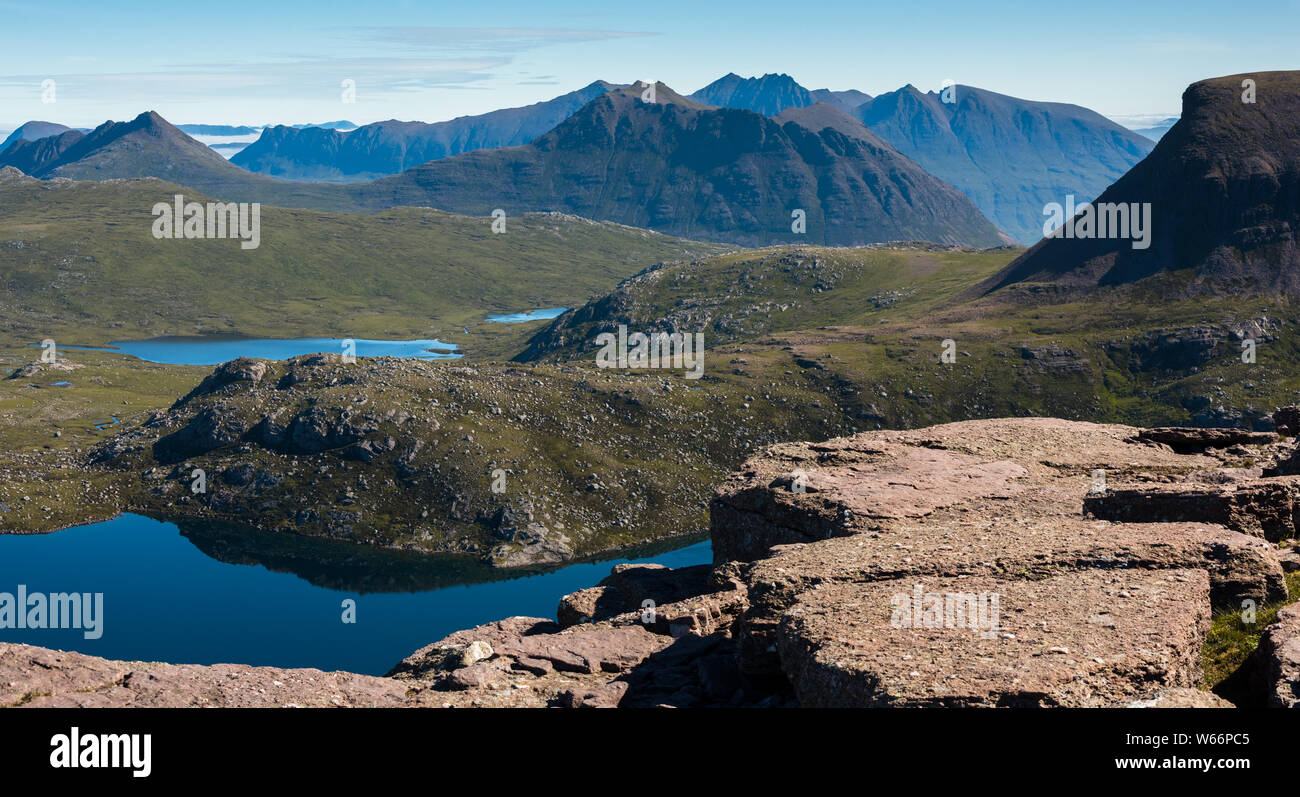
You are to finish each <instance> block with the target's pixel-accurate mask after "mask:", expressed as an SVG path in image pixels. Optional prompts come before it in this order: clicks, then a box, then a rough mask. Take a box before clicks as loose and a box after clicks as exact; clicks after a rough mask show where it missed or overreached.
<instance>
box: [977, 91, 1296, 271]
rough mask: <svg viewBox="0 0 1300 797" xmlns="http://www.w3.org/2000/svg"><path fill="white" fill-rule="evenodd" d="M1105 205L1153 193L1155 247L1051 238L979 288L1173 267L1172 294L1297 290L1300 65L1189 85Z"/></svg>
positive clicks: (1118, 240) (1120, 240) (1119, 240)
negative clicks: (1247, 83)
mask: <svg viewBox="0 0 1300 797" xmlns="http://www.w3.org/2000/svg"><path fill="white" fill-rule="evenodd" d="M1246 78H1250V79H1252V80H1254V81H1255V82H1256V87H1257V95H1256V96H1257V101H1256V102H1255V103H1244V102H1242V100H1241V91H1242V89H1241V84H1242V81H1243V80H1244V79H1246ZM1102 203H1115V204H1120V203H1122V204H1125V205H1131V204H1132V203H1137V204H1138V205H1139V207H1140V206H1141V205H1142V204H1143V203H1149V205H1150V211H1151V218H1150V224H1149V229H1148V232H1149V233H1150V236H1151V237H1150V245H1149V246H1148V247H1146V248H1134V246H1133V241H1132V240H1130V239H1129V238H1127V237H1107V238H1080V237H1072V238H1066V237H1053V238H1046V239H1044V240H1043V241H1041V242H1040V243H1039V244H1038V245H1036V246H1034V247H1033V248H1032V249H1030V250H1029V251H1028V252H1026V253H1025V254H1024V255H1022V256H1021V257H1019V258H1017V259H1016V260H1015V261H1013V262H1012V263H1011V264H1010V265H1008V266H1007V267H1006V269H1004V270H1003V271H1002V272H1000V273H999V274H997V275H996V276H994V277H993V278H991V279H990V280H988V281H987V282H986V283H985V284H984V285H983V286H982V288H981V291H982V292H983V293H989V292H992V291H995V290H998V289H1000V288H1005V287H1007V286H1011V285H1013V284H1015V285H1019V286H1020V287H1023V288H1032V287H1034V286H1039V287H1041V286H1044V285H1047V286H1049V287H1050V289H1051V290H1052V291H1054V292H1060V291H1062V290H1071V289H1073V290H1079V289H1082V290H1088V289H1093V288H1097V287H1100V286H1108V285H1125V284H1130V283H1134V282H1137V281H1140V280H1142V279H1144V278H1147V277H1151V276H1154V275H1157V274H1165V273H1170V272H1172V273H1171V274H1170V276H1171V277H1173V278H1177V279H1179V281H1180V284H1178V285H1176V286H1167V287H1166V288H1165V289H1164V292H1166V293H1168V294H1171V295H1172V294H1173V293H1174V292H1175V291H1179V292H1205V291H1213V292H1225V291H1227V292H1274V291H1278V292H1285V293H1300V72H1259V73H1254V74H1249V75H1233V76H1230V77H1222V78H1215V79H1212V80H1203V81H1201V82H1199V83H1193V84H1192V85H1191V86H1190V87H1188V89H1187V90H1186V91H1185V92H1183V113H1182V118H1181V119H1180V120H1179V121H1178V123H1177V124H1175V125H1174V126H1173V128H1172V129H1170V131H1169V132H1168V133H1166V134H1165V136H1164V137H1163V138H1162V139H1161V140H1160V143H1159V144H1157V145H1156V147H1155V150H1154V151H1153V152H1152V153H1151V155H1150V156H1149V157H1147V158H1146V160H1144V161H1142V162H1141V163H1139V164H1138V165H1137V166H1135V167H1133V169H1132V170H1131V171H1130V172H1129V173H1128V174H1126V175H1124V176H1123V177H1121V178H1120V179H1119V180H1118V181H1116V183H1115V184H1114V185H1113V186H1111V187H1110V188H1109V189H1107V190H1106V191H1105V192H1104V193H1103V194H1102V195H1101V196H1100V197H1098V199H1097V204H1098V205H1101V204H1102ZM1074 229H1078V227H1077V226H1076V227H1072V229H1071V231H1072V232H1073V230H1074ZM1092 229H1093V230H1094V231H1095V230H1096V226H1095V224H1094V226H1093V228H1092ZM1179 275H1181V276H1179Z"/></svg>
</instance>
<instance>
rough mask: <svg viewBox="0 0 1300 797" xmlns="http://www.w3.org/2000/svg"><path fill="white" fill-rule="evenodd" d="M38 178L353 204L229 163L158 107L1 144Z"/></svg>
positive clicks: (324, 206) (1, 160)
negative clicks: (87, 127)
mask: <svg viewBox="0 0 1300 797" xmlns="http://www.w3.org/2000/svg"><path fill="white" fill-rule="evenodd" d="M4 166H13V167H15V168H17V169H19V170H21V171H23V172H24V173H26V174H29V175H31V176H33V177H41V178H49V177H67V178H71V179H74V180H112V179H129V178H138V177H157V178H159V179H162V180H167V181H169V182H173V183H177V184H179V185H182V186H185V187H187V188H192V189H194V190H197V191H202V192H204V193H206V194H208V195H210V196H215V197H219V198H221V199H229V200H235V201H249V202H265V203H267V204H270V205H278V206H281V207H311V208H317V209H320V210H356V209H357V207H356V204H355V202H354V201H353V200H352V199H351V198H350V197H349V196H347V195H346V194H345V193H342V192H341V191H339V190H338V189H340V188H341V186H329V185H319V186H318V185H315V184H311V183H291V182H282V181H279V180H273V179H271V178H270V177H265V176H263V175H258V174H250V173H249V172H247V171H245V170H243V169H241V168H239V167H238V166H233V165H231V164H230V163H229V162H228V161H227V160H226V159H225V158H223V157H222V156H221V155H219V154H217V153H216V152H214V151H213V150H212V149H211V148H209V147H208V146H206V145H204V144H202V143H200V142H198V141H196V140H194V139H193V138H191V137H190V136H188V135H186V134H185V133H183V132H181V131H180V130H179V129H177V128H176V127H175V126H174V125H172V124H170V123H169V122H168V121H167V120H166V119H163V118H162V117H161V116H159V115H158V114H157V113H155V112H153V111H147V112H145V113H142V114H140V115H139V116H137V117H136V118H135V119H132V120H131V121H129V122H105V123H104V124H102V125H100V126H99V127H97V128H95V129H94V130H92V131H90V132H89V133H81V132H79V131H76V130H72V131H69V132H67V133H63V134H61V135H58V136H51V137H48V138H43V139H40V140H39V141H29V142H19V143H17V144H15V145H14V146H11V147H10V148H9V149H7V150H4V151H0V167H4Z"/></svg>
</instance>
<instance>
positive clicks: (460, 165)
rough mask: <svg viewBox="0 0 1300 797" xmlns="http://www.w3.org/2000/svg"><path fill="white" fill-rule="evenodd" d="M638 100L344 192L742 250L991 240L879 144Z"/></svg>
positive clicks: (949, 191)
mask: <svg viewBox="0 0 1300 797" xmlns="http://www.w3.org/2000/svg"><path fill="white" fill-rule="evenodd" d="M641 92H642V88H639V87H632V88H627V89H620V90H617V91H612V92H609V93H607V94H605V95H603V96H601V97H599V98H597V99H596V100H593V101H592V102H591V103H589V104H588V105H587V106H585V107H584V108H583V109H582V110H581V111H579V112H578V113H576V114H574V115H573V116H572V117H570V118H569V119H567V120H565V121H564V122H563V123H561V124H560V125H559V126H558V127H556V128H555V129H554V130H552V131H551V132H549V133H547V134H546V135H544V136H541V137H540V138H538V139H537V140H536V141H534V142H532V143H531V144H528V145H526V146H523V147H512V148H507V149H499V150H480V151H477V152H470V153H465V154H463V155H458V156H455V157H451V158H445V159H443V160H438V161H432V162H430V163H426V164H424V165H422V166H419V167H417V168H415V169H411V170H409V171H407V172H404V173H403V174H401V175H397V176H394V177H390V178H385V179H383V180H377V181H375V182H374V183H369V184H365V185H358V186H351V188H354V189H356V191H357V197H358V198H359V201H360V202H361V203H362V204H363V205H366V206H372V207H387V206H391V205H394V204H402V205H432V206H434V207H439V208H444V209H447V210H453V211H455V212H459V213H466V214H473V215H486V214H489V213H491V212H492V210H493V209H495V208H501V209H503V210H505V211H506V212H507V213H509V214H514V213H517V212H522V211H563V212H568V213H574V214H577V215H580V216H585V217H587V218H594V219H601V220H606V221H616V222H620V223H622V224H629V225H633V226H637V227H647V228H650V229H653V230H657V231H660V232H671V234H674V235H681V236H686V237H694V238H701V239H706V240H720V241H727V242H731V243H740V244H746V245H749V244H768V243H771V242H773V241H803V242H808V243H825V244H835V245H838V244H860V243H873V242H880V241H890V240H928V241H938V242H944V243H954V244H970V245H976V246H994V245H998V244H999V243H1001V239H1000V238H999V236H998V234H997V231H996V229H995V228H994V227H993V225H991V224H990V223H989V222H988V220H987V219H985V218H983V217H982V216H981V215H980V214H979V212H978V211H977V210H976V208H975V207H974V205H972V204H971V203H970V201H969V200H968V199H966V197H965V196H963V195H962V194H961V193H960V192H959V191H956V190H955V189H953V188H952V187H951V186H949V185H947V184H946V183H944V182H942V181H941V180H939V179H937V178H935V177H934V176H933V175H930V174H928V173H927V172H925V170H923V169H921V168H920V167H919V166H917V165H916V164H915V163H913V162H912V161H910V160H908V159H907V158H905V157H902V156H901V155H899V153H897V152H896V151H895V150H894V149H893V148H892V147H890V146H888V145H887V144H885V143H884V142H882V141H879V139H876V138H874V137H872V139H870V140H868V139H865V138H862V137H860V136H855V135H846V134H845V133H844V132H842V131H840V130H837V129H835V128H834V127H833V126H831V127H826V126H823V127H821V128H820V129H817V130H812V129H809V128H808V127H804V126H802V125H801V124H799V123H797V122H794V121H785V122H782V121H780V120H774V119H769V118H766V117H764V116H761V115H759V114H757V113H753V112H750V111H744V110H734V109H727V108H709V107H706V106H703V105H701V104H699V103H697V102H694V101H692V100H689V99H686V98H683V97H681V96H679V95H677V94H676V93H675V92H673V91H672V90H671V89H670V88H668V87H667V86H664V85H663V84H658V85H657V87H656V92H657V98H658V101H657V102H655V103H647V102H643V101H642V100H641ZM818 113H819V115H820V114H821V113H822V112H818ZM825 113H829V114H836V115H837V116H838V115H839V114H838V112H836V111H834V110H833V109H830V108H825ZM844 124H848V125H851V124H852V120H847V119H844V120H842V122H841V125H844ZM796 209H802V210H804V211H805V212H806V218H807V231H806V233H805V234H795V233H793V232H792V230H791V214H792V211H794V210H796Z"/></svg>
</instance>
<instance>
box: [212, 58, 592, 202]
mask: <svg viewBox="0 0 1300 797" xmlns="http://www.w3.org/2000/svg"><path fill="white" fill-rule="evenodd" d="M612 85H613V84H610V83H606V82H604V81H601V80H598V81H595V82H594V83H591V84H589V85H587V86H585V87H583V88H581V89H579V90H577V91H572V92H569V93H568V94H563V95H561V96H559V97H556V98H554V99H552V100H547V101H546V102H539V103H535V104H533V105H528V106H525V107H523V108H506V109H503V110H499V111H492V112H491V113H485V114H481V115H479V116H462V117H459V118H457V119H452V120H450V121H447V122H434V123H432V124H428V123H425V122H399V121H397V120H395V119H392V120H389V121H387V122H376V123H374V124H369V125H364V126H362V127H359V128H357V129H355V130H351V131H347V132H340V131H336V130H329V129H325V128H324V127H321V126H318V127H307V128H296V127H286V126H283V125H279V126H276V127H271V128H268V129H267V130H264V131H263V132H262V136H261V138H259V139H258V140H257V141H255V142H253V143H252V144H250V145H249V146H248V147H246V148H245V149H244V150H243V151H242V152H240V153H239V154H237V155H235V156H234V157H233V158H232V159H231V162H232V163H234V164H236V165H238V166H242V167H244V168H245V169H248V170H249V171H253V172H259V173H262V174H269V175H273V176H276V177H282V178H285V179H291V180H330V181H348V182H356V181H362V180H370V179H373V178H375V177H383V176H386V175H390V174H397V173H399V172H402V171H405V170H406V169H409V168H411V167H413V166H418V165H420V164H421V163H424V162H426V161H431V160H435V159H437V158H445V157H447V156H449V155H457V154H460V153H462V152H468V151H470V150H475V149H493V148H496V147H509V146H515V145H518V144H525V143H527V142H529V141H532V140H533V139H534V138H536V137H537V136H540V135H541V134H543V133H545V132H546V131H548V130H550V129H551V128H553V127H555V126H556V125H557V124H559V123H560V122H562V121H564V120H565V119H566V118H568V117H569V115H570V114H572V113H573V112H574V111H576V110H578V109H579V108H581V107H582V106H583V105H586V104H587V103H588V102H589V101H591V100H592V99H594V98H595V97H598V96H600V95H601V94H604V93H605V92H606V91H608V90H609V89H610V88H612Z"/></svg>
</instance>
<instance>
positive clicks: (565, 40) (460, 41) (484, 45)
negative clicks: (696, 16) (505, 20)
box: [359, 27, 657, 53]
mask: <svg viewBox="0 0 1300 797" xmlns="http://www.w3.org/2000/svg"><path fill="white" fill-rule="evenodd" d="M359 33H360V34H361V36H362V38H364V39H366V40H368V41H371V42H376V43H383V44H399V45H405V46H408V47H413V48H428V47H438V48H445V49H449V50H467V51H487V52H495V53H519V52H524V51H527V50H535V49H537V48H539V47H548V46H551V45H556V44H576V43H581V42H593V41H608V40H610V39H627V38H639V37H643V36H654V35H657V34H655V33H651V32H648V31H625V30H588V29H583V28H397V27H392V28H363V29H362V30H361V31H359Z"/></svg>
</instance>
